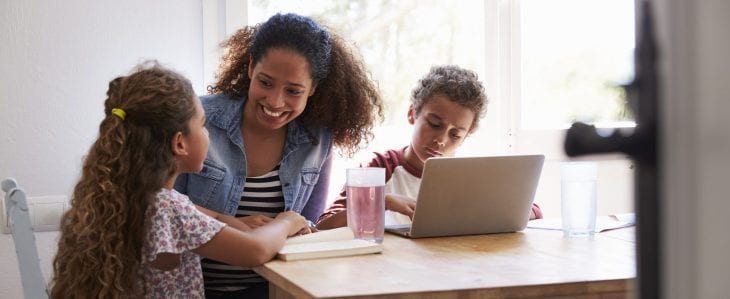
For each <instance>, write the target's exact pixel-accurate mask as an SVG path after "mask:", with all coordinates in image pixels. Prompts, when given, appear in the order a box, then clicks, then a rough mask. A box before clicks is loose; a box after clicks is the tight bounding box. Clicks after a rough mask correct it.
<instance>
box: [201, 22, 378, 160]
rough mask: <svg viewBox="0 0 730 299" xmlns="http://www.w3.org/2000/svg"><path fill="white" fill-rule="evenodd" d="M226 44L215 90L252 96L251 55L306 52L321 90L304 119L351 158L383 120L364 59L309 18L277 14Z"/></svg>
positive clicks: (212, 88)
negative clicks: (324, 130) (326, 132)
mask: <svg viewBox="0 0 730 299" xmlns="http://www.w3.org/2000/svg"><path fill="white" fill-rule="evenodd" d="M222 46H223V47H224V48H225V53H224V55H223V58H222V59H221V63H220V66H219V68H218V73H217V75H216V79H217V81H216V82H215V84H213V85H211V86H208V91H209V92H210V93H212V94H229V95H235V96H239V97H247V96H248V90H249V86H250V84H251V79H250V78H249V77H248V69H249V67H253V66H249V59H251V60H252V61H253V64H254V65H255V64H256V63H258V62H260V61H261V59H262V58H263V57H264V56H265V55H266V53H267V51H268V50H270V49H287V50H291V51H295V52H297V53H299V54H301V55H302V56H304V57H305V58H306V59H307V61H308V62H309V67H310V75H311V77H312V79H313V81H314V83H315V84H317V88H316V90H315V93H314V94H313V95H312V96H311V97H309V99H308V101H307V106H306V108H305V110H304V112H303V113H302V115H301V116H300V117H299V119H300V121H301V122H302V123H304V124H306V125H308V126H312V127H318V128H327V129H329V130H330V131H331V132H332V135H333V139H334V143H335V145H337V146H338V147H339V148H340V149H341V150H343V152H344V153H345V154H347V155H348V156H351V155H352V154H354V153H355V152H356V151H357V150H359V146H360V145H361V144H367V143H368V142H369V141H370V140H371V139H372V137H373V136H372V128H373V125H374V122H375V121H376V118H379V119H380V120H382V118H383V107H382V105H383V104H382V100H381V98H380V94H379V93H378V90H377V88H376V87H375V85H374V83H373V82H372V80H370V78H369V76H368V72H367V71H366V69H365V66H364V65H363V63H362V61H361V60H360V58H359V57H358V56H357V55H356V54H355V53H354V52H353V50H352V49H351V48H350V47H348V45H347V43H346V42H345V41H344V40H343V39H342V38H340V37H339V36H337V35H336V34H334V33H332V32H331V31H328V30H327V29H325V28H324V27H322V26H320V25H319V24H317V23H316V22H314V21H313V20H312V19H310V18H308V17H303V16H299V15H296V14H284V15H282V14H277V15H274V16H272V17H271V18H270V19H269V20H268V21H266V22H264V23H261V24H258V25H255V26H248V27H245V28H243V29H240V30H238V31H237V32H236V33H234V34H233V35H232V36H231V37H230V38H229V39H228V40H227V41H225V42H224V43H223V44H222Z"/></svg>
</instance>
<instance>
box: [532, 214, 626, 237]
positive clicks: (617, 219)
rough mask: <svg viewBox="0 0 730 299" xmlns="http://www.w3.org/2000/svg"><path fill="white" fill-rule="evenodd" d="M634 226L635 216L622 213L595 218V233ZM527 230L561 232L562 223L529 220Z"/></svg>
mask: <svg viewBox="0 0 730 299" xmlns="http://www.w3.org/2000/svg"><path fill="white" fill-rule="evenodd" d="M635 224H636V214H634V213H623V214H615V215H606V216H598V217H596V230H595V232H597V233H600V232H605V231H608V230H612V229H618V228H624V227H629V226H633V225H635ZM527 227H529V228H538V229H552V230H562V229H563V222H562V220H561V219H560V218H543V219H535V220H530V221H529V222H528V223H527Z"/></svg>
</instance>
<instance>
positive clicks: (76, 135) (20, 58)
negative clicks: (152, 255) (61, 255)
mask: <svg viewBox="0 0 730 299" xmlns="http://www.w3.org/2000/svg"><path fill="white" fill-rule="evenodd" d="M202 6H203V4H202V1H199V0H197V1H193V0H185V1H178V0H156V1H146V0H125V1H112V0H104V1H91V0H88V1H84V0H65V1H51V0H48V1H42V0H3V1H0V41H2V42H0V66H2V72H0V91H2V95H0V179H4V178H6V177H15V178H16V179H17V180H18V183H19V184H20V186H21V187H23V188H24V189H25V190H26V192H27V193H28V195H29V196H43V195H63V196H68V195H69V194H70V192H71V189H72V188H73V185H74V183H75V181H76V179H77V177H78V173H79V169H80V163H81V156H82V155H84V154H85V153H86V151H87V150H88V147H89V146H90V145H91V142H93V140H94V139H95V137H96V134H97V132H98V125H99V121H100V120H101V119H102V117H103V102H104V99H105V93H106V89H107V87H108V82H109V81H110V80H112V79H114V78H115V77H116V76H119V75H123V74H126V73H127V72H128V71H129V70H130V69H131V68H132V67H133V66H134V65H135V64H137V63H139V62H141V61H143V60H145V59H152V58H154V59H157V60H158V61H160V62H161V63H163V64H165V65H167V66H168V67H171V68H173V69H175V70H177V71H179V72H181V73H182V74H184V75H185V76H187V77H188V78H189V79H190V80H191V81H192V82H193V86H194V88H195V90H196V92H197V93H198V94H202V93H203V92H204V88H203V86H204V83H203V80H204V78H205V77H211V76H210V75H209V74H208V75H206V74H204V73H203V72H204V67H203V65H204V58H203V57H204V54H205V53H204V49H205V48H204V46H203V11H202ZM213 43H214V44H215V43H216V42H213ZM56 236H57V232H47V233H36V237H37V239H38V240H37V243H38V247H39V252H40V255H41V262H42V268H43V271H44V274H45V275H46V277H48V274H50V269H51V268H50V261H51V259H52V257H53V255H54V254H55V246H56V244H55V238H56ZM13 248H14V245H13V242H12V238H11V237H10V235H4V234H0V269H2V271H0V281H1V282H2V283H1V284H0V298H22V287H21V284H20V278H19V277H20V274H19V272H18V270H17V260H16V258H15V252H14V250H13Z"/></svg>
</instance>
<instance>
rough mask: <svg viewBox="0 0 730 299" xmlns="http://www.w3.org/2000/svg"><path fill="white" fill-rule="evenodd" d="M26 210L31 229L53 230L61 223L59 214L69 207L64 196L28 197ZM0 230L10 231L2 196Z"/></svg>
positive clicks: (38, 230)
mask: <svg viewBox="0 0 730 299" xmlns="http://www.w3.org/2000/svg"><path fill="white" fill-rule="evenodd" d="M27 200H28V212H29V215H28V216H29V217H30V222H31V225H32V226H33V231H36V232H44V231H55V230H58V228H59V226H60V223H61V216H62V215H63V213H64V212H66V210H68V208H69V202H68V197H66V196H61V195H59V196H39V197H28V198H27ZM0 231H2V232H3V233H6V234H9V233H10V219H9V218H8V211H7V207H6V206H5V200H4V198H3V202H2V204H0Z"/></svg>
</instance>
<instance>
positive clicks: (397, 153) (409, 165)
mask: <svg viewBox="0 0 730 299" xmlns="http://www.w3.org/2000/svg"><path fill="white" fill-rule="evenodd" d="M486 104H487V96H486V94H485V92H484V87H483V86H482V83H481V82H480V81H479V80H478V79H477V75H476V73H474V72H472V71H470V70H466V69H463V68H460V67H458V66H454V65H445V66H435V67H432V68H431V70H430V72H429V73H428V74H426V75H425V76H424V77H423V78H421V80H419V82H418V85H417V86H416V88H415V89H414V90H413V92H412V96H411V106H410V108H409V109H408V122H409V123H410V124H412V125H413V129H414V130H413V136H412V138H411V143H410V144H409V145H408V146H406V147H403V148H400V149H394V150H388V151H386V152H385V153H375V158H373V160H372V161H371V162H370V163H369V164H368V165H367V166H368V167H381V168H385V181H386V183H385V193H386V195H385V209H386V215H385V224H386V225H390V224H405V223H410V222H411V218H412V217H413V211H414V210H415V208H416V200H415V198H417V197H418V188H419V185H420V183H421V174H422V173H423V166H424V163H425V162H426V159H428V158H431V157H440V156H446V157H450V156H453V155H454V154H455V152H456V149H457V148H459V146H461V144H462V143H463V142H464V139H465V138H466V137H467V136H469V135H470V134H471V133H472V132H474V131H475V130H476V128H477V126H478V124H479V119H480V118H481V117H483V116H484V114H485V113H486ZM535 218H542V212H541V211H540V208H539V207H538V206H537V205H535V204H533V206H532V212H531V214H530V219H535ZM346 225H347V211H346V194H345V191H343V192H342V193H340V196H339V197H338V199H337V200H335V202H334V203H333V204H332V205H331V206H330V207H329V208H327V210H325V211H324V213H323V214H322V215H321V216H320V217H319V220H318V221H317V228H318V229H330V228H335V227H342V226H346Z"/></svg>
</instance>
